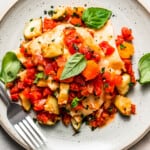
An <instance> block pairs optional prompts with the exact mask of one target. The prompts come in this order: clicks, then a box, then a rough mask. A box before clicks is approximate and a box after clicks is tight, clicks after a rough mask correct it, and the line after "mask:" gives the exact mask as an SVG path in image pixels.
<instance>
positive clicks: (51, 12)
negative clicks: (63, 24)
mask: <svg viewBox="0 0 150 150" xmlns="http://www.w3.org/2000/svg"><path fill="white" fill-rule="evenodd" d="M55 13H56V12H55V11H54V10H49V11H48V15H49V16H53V14H55Z"/></svg>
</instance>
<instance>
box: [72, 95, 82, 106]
mask: <svg viewBox="0 0 150 150" xmlns="http://www.w3.org/2000/svg"><path fill="white" fill-rule="evenodd" d="M79 101H80V99H79V98H78V97H75V98H74V99H73V100H72V102H71V107H72V108H75V107H76V106H78V103H79Z"/></svg>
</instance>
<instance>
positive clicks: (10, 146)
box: [0, 0, 150, 150]
mask: <svg viewBox="0 0 150 150" xmlns="http://www.w3.org/2000/svg"><path fill="white" fill-rule="evenodd" d="M12 1H13V0H0V15H1V14H3V13H4V11H5V10H6V8H7V7H8V6H9V5H10V4H11V3H12ZM143 1H144V0H143ZM149 3H150V1H149ZM0 150H24V149H23V148H21V147H20V146H19V145H18V144H17V143H16V142H14V141H13V140H12V139H11V138H10V137H9V136H8V135H7V133H6V132H5V131H4V130H3V129H2V128H1V127H0ZM130 150H150V133H148V134H147V135H146V136H145V137H144V138H143V139H142V140H141V141H140V142H139V143H138V144H136V145H135V146H133V147H132V148H131V149H130Z"/></svg>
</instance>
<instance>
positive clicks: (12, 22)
mask: <svg viewBox="0 0 150 150" xmlns="http://www.w3.org/2000/svg"><path fill="white" fill-rule="evenodd" d="M14 3H15V2H14ZM85 4H87V7H89V6H99V7H105V8H108V9H110V10H112V11H113V14H114V15H113V16H114V17H112V21H113V24H114V30H115V33H119V31H120V28H121V27H122V26H128V27H130V28H132V30H133V34H134V37H135V40H134V44H135V55H134V58H133V66H134V70H135V73H136V78H137V79H138V71H137V63H138V60H139V58H140V57H141V56H142V55H143V53H146V52H148V51H149V39H150V15H149V14H148V12H146V10H145V9H144V8H143V7H142V6H141V5H139V4H138V2H137V1H134V0H132V1H131V0H113V1H112V0H38V1H37V0H32V1H31V0H19V1H18V2H16V3H15V4H14V5H13V7H12V8H11V9H9V11H8V12H7V14H6V15H5V16H4V17H3V18H2V19H1V22H0V59H1V60H2V57H3V55H4V53H6V51H8V50H13V49H16V48H17V47H19V43H20V40H21V39H22V38H23V37H22V30H23V27H24V24H25V22H26V21H28V20H29V19H31V18H36V17H40V16H43V15H44V13H43V11H44V10H49V9H50V6H57V5H58V6H59V5H70V6H84V5H85ZM149 91H150V86H145V87H141V86H140V85H139V84H137V85H136V87H135V89H134V91H132V92H130V93H129V97H130V98H131V99H132V101H133V102H134V103H135V104H136V105H137V114H136V115H135V116H132V117H131V118H130V119H127V118H122V117H121V116H119V115H116V118H115V119H114V121H113V122H112V123H110V124H109V125H107V126H105V127H103V128H100V129H96V130H95V131H91V129H90V128H89V127H87V126H85V125H83V126H82V128H81V133H80V134H77V135H76V136H73V131H72V129H71V128H66V127H64V126H63V125H61V124H58V125H56V126H55V127H40V128H41V130H42V132H43V133H44V135H45V136H46V137H47V141H48V142H47V146H46V147H45V148H44V149H45V150H50V149H51V150H59V149H64V150H77V149H78V150H80V149H86V150H91V149H93V148H94V149H95V150H99V149H102V150H118V149H127V148H129V147H130V146H132V145H133V144H135V143H136V142H137V141H138V140H140V139H141V138H142V137H143V136H144V135H145V134H146V133H147V132H148V131H149V129H150V117H149V114H150V92H149ZM0 110H1V113H0V123H1V125H2V127H3V128H4V129H5V130H6V131H7V133H8V134H9V135H10V136H11V137H13V139H15V140H16V141H17V142H18V143H19V144H21V145H22V146H23V147H25V148H26V149H28V147H27V145H26V144H25V143H24V142H23V141H22V140H21V138H19V136H18V135H17V134H16V132H15V131H14V129H13V128H12V126H11V125H10V123H9V122H8V120H7V117H6V107H5V105H4V104H3V102H2V101H0Z"/></svg>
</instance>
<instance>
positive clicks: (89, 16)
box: [82, 7, 112, 29]
mask: <svg viewBox="0 0 150 150" xmlns="http://www.w3.org/2000/svg"><path fill="white" fill-rule="evenodd" d="M111 15H112V11H110V10H108V9H104V8H98V7H90V8H87V9H86V10H85V11H84V12H83V14H82V20H83V22H84V23H85V24H86V25H87V27H89V28H93V29H100V28H102V27H103V26H104V25H105V23H106V22H107V21H108V19H109V18H110V17H111Z"/></svg>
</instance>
